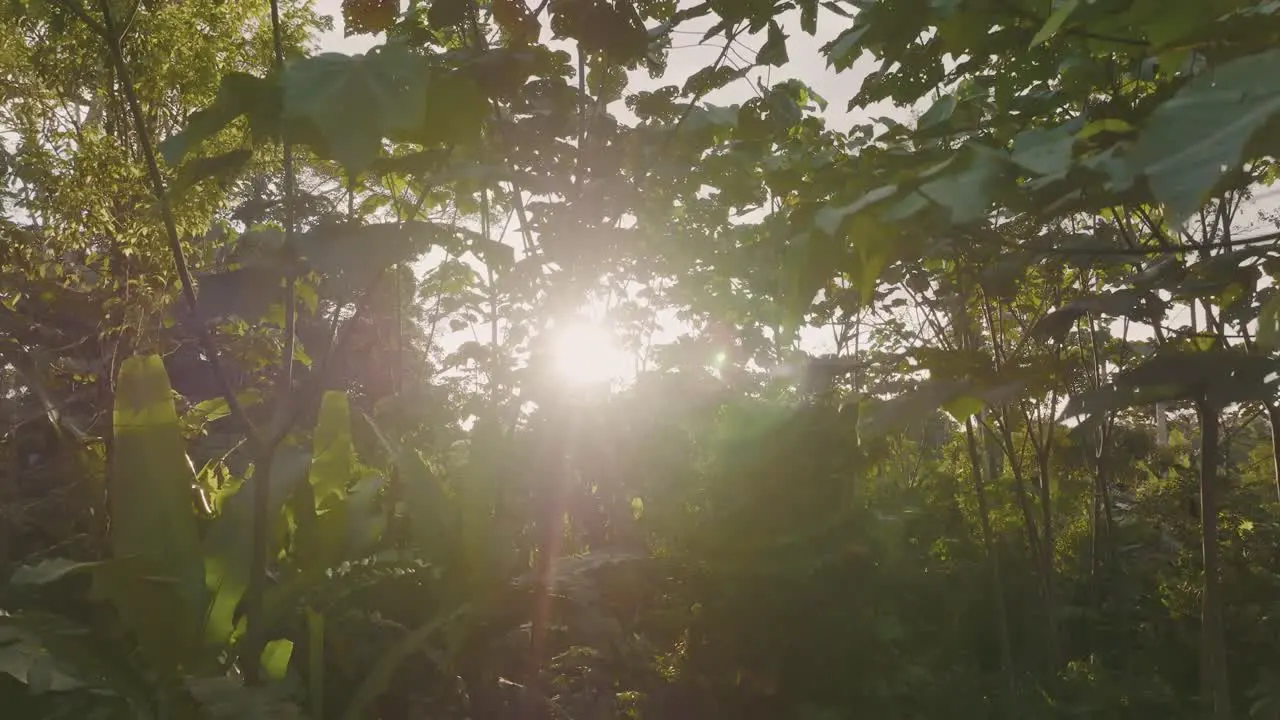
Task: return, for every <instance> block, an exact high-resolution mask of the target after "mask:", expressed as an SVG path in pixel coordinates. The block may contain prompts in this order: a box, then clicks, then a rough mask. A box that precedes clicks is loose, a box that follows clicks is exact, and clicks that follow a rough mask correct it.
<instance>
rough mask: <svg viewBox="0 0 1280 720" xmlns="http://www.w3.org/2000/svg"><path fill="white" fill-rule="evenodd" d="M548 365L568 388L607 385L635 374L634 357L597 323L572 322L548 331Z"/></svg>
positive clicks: (585, 321)
mask: <svg viewBox="0 0 1280 720" xmlns="http://www.w3.org/2000/svg"><path fill="white" fill-rule="evenodd" d="M551 362H552V367H553V368H554V370H555V374H556V377H557V378H558V379H559V380H560V382H562V383H564V384H565V385H568V386H572V387H586V386H598V385H609V384H613V383H615V382H618V381H621V380H625V379H626V378H628V377H630V376H631V375H634V374H635V358H634V357H632V356H631V354H630V353H627V352H626V351H624V350H623V349H622V348H621V347H620V346H619V344H618V341H617V338H616V337H615V336H614V334H613V333H611V332H609V330H608V328H606V327H604V326H603V325H601V324H600V323H595V322H591V321H588V320H574V321H571V322H569V323H567V324H565V325H563V326H559V327H556V328H554V329H552V330H551Z"/></svg>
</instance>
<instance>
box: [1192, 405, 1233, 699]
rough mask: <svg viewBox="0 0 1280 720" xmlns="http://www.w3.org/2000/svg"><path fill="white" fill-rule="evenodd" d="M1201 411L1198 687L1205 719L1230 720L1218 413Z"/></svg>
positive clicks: (1203, 408) (1202, 408) (1205, 407)
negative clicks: (1221, 559) (1220, 536)
mask: <svg viewBox="0 0 1280 720" xmlns="http://www.w3.org/2000/svg"><path fill="white" fill-rule="evenodd" d="M1198 409H1199V411H1200V518H1201V535H1200V537H1201V542H1202V552H1203V554H1204V584H1203V587H1202V591H1201V604H1200V633H1201V635H1200V687H1201V702H1202V703H1203V704H1204V707H1205V717H1206V718H1209V720H1231V695H1230V685H1229V683H1228V676H1227V664H1226V660H1227V649H1226V638H1225V635H1224V632H1225V631H1224V628H1223V618H1222V595H1221V593H1222V586H1221V582H1222V580H1221V577H1219V570H1218V498H1217V483H1218V450H1219V448H1218V443H1219V427H1218V423H1219V417H1218V410H1217V408H1215V407H1212V406H1210V405H1209V403H1208V402H1207V401H1206V400H1205V399H1203V398H1202V399H1201V400H1200V402H1199V408H1198Z"/></svg>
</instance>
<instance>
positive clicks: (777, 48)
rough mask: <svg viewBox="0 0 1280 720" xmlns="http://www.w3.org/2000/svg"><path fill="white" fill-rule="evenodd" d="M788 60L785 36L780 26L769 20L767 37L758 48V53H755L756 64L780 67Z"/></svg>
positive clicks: (776, 22)
mask: <svg viewBox="0 0 1280 720" xmlns="http://www.w3.org/2000/svg"><path fill="white" fill-rule="evenodd" d="M788 59H789V58H788V57H787V35H786V33H784V32H782V26H780V25H778V21H777V20H770V21H769V34H768V37H767V39H766V40H765V42H764V45H762V46H761V47H760V52H758V53H756V64H757V65H772V66H774V67H782V66H783V65H786V64H787V61H788Z"/></svg>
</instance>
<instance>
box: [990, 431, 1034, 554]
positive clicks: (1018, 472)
mask: <svg viewBox="0 0 1280 720" xmlns="http://www.w3.org/2000/svg"><path fill="white" fill-rule="evenodd" d="M1000 435H1001V437H1002V438H1003V439H1004V451H1005V454H1006V455H1008V456H1009V471H1010V472H1011V473H1012V474H1013V486H1014V492H1015V493H1016V495H1017V498H1018V510H1019V511H1020V512H1021V513H1022V524H1023V525H1024V526H1025V528H1026V532H1027V548H1028V549H1029V550H1030V551H1031V558H1032V564H1033V565H1034V566H1035V567H1036V569H1037V570H1039V567H1040V530H1039V528H1038V527H1036V518H1035V515H1033V514H1032V512H1031V503H1030V502H1029V501H1028V500H1027V481H1026V478H1025V477H1023V475H1022V463H1021V462H1019V461H1018V459H1017V458H1015V457H1013V453H1014V452H1015V450H1014V446H1013V433H1012V431H1010V430H1009V419H1008V413H1007V412H1003V411H1002V412H1001V418H1000Z"/></svg>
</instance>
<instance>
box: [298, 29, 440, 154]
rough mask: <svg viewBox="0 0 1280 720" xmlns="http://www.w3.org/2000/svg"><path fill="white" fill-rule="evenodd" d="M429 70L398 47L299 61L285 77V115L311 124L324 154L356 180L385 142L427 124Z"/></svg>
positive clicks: (325, 55)
mask: <svg viewBox="0 0 1280 720" xmlns="http://www.w3.org/2000/svg"><path fill="white" fill-rule="evenodd" d="M429 70H430V68H429V66H428V65H427V64H426V63H425V61H424V59H423V58H422V57H421V56H418V55H415V54H414V53H412V52H411V51H410V50H409V49H408V48H407V47H406V46H405V45H403V44H399V43H396V44H388V45H384V46H381V47H380V48H379V49H377V50H375V51H373V52H370V53H368V54H365V55H343V54H340V53H322V54H320V55H316V56H314V57H309V58H305V59H302V60H298V61H295V62H294V63H292V64H291V65H289V67H288V68H287V69H286V70H285V73H284V77H283V81H282V84H283V86H284V100H283V116H284V118H285V119H286V120H294V119H301V120H306V121H309V122H310V123H312V124H313V125H314V126H315V127H316V129H317V130H318V131H319V133H320V135H321V137H322V138H323V140H324V142H325V144H326V147H325V148H324V150H325V151H326V154H327V155H328V156H329V157H331V158H332V159H333V160H336V161H337V162H338V163H340V164H341V165H342V166H343V167H344V168H346V171H347V172H348V173H349V174H351V175H358V174H360V173H362V172H363V171H364V170H366V169H368V167H369V166H370V164H371V163H372V162H373V160H374V158H376V157H377V156H378V154H379V152H380V150H381V147H382V140H383V138H384V137H386V136H387V135H388V134H391V133H395V132H398V131H407V130H412V129H416V128H418V127H420V126H421V125H422V124H423V123H424V122H425V120H426V107H427V97H426V93H427V86H428V77H429Z"/></svg>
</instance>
